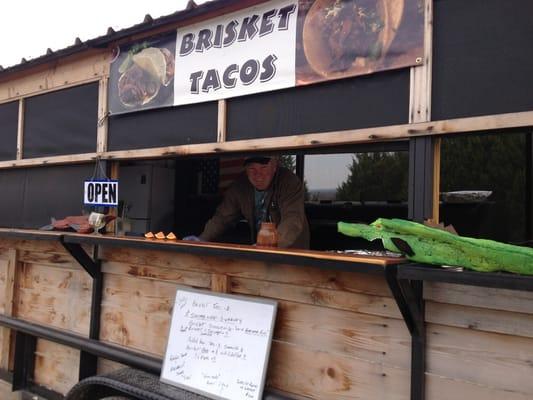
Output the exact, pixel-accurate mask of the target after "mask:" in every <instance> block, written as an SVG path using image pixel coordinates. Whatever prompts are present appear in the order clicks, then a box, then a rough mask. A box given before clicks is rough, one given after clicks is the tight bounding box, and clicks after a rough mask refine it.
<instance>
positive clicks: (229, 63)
mask: <svg viewBox="0 0 533 400" xmlns="http://www.w3.org/2000/svg"><path fill="white" fill-rule="evenodd" d="M297 18H298V1H297V0H280V1H270V2H268V3H266V4H261V5H257V6H254V7H250V8H246V9H244V10H240V11H238V12H235V13H232V14H227V15H224V16H221V17H218V18H214V19H212V20H210V21H203V22H201V23H198V24H195V25H189V26H186V27H183V28H180V29H178V32H177V40H176V62H175V71H176V72H175V77H174V104H175V105H180V104H189V103H198V102H202V101H210V100H218V99H222V98H228V97H234V96H242V95H245V94H251V93H257V92H264V91H268V90H275V89H282V88H287V87H292V86H294V85H295V43H296V22H297Z"/></svg>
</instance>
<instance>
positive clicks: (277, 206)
mask: <svg viewBox="0 0 533 400" xmlns="http://www.w3.org/2000/svg"><path fill="white" fill-rule="evenodd" d="M254 199H255V196H254V187H253V186H252V184H251V183H250V181H249V180H248V177H247V176H246V174H243V175H242V176H240V177H239V178H237V179H236V180H235V182H233V184H232V185H231V186H230V187H229V188H228V190H227V192H226V194H225V196H224V200H223V201H222V203H221V204H220V205H219V206H218V208H217V210H216V212H215V215H213V217H212V218H211V219H210V220H209V221H207V223H206V225H205V228H204V231H203V232H202V233H201V234H200V238H201V239H202V240H207V241H213V240H216V239H217V238H218V237H219V236H220V235H222V233H224V231H226V230H227V229H228V228H230V227H232V226H234V225H235V224H236V223H237V222H238V221H239V220H240V219H241V218H242V217H244V218H245V219H246V221H247V222H248V225H249V226H250V232H251V238H252V243H255V238H256V236H257V232H256V228H255V224H254ZM265 204H267V205H268V211H267V216H268V217H267V219H271V220H272V222H274V223H275V224H276V226H277V229H278V236H279V240H278V246H279V247H292V248H300V249H307V248H309V225H308V223H307V218H306V217H305V210H304V186H303V184H302V182H301V181H300V179H298V177H297V176H296V175H294V174H293V173H292V172H290V171H289V170H288V169H286V168H283V167H278V170H277V172H276V174H275V176H274V178H273V179H272V184H271V185H270V188H269V189H268V193H267V197H266V203H265Z"/></svg>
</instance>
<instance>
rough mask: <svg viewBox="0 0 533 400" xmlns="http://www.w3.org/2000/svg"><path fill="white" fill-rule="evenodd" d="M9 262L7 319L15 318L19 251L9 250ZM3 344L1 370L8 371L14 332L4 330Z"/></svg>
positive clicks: (5, 309) (5, 313) (7, 274)
mask: <svg viewBox="0 0 533 400" xmlns="http://www.w3.org/2000/svg"><path fill="white" fill-rule="evenodd" d="M7 255H8V262H7V271H6V284H5V291H4V315H5V316H7V317H11V316H13V311H14V310H13V307H14V304H15V301H14V295H15V274H16V273H17V262H18V258H17V250H15V249H9V250H8V251H7ZM3 331H4V332H3V335H2V342H1V344H0V345H1V351H2V358H1V360H0V368H1V369H4V370H8V369H9V367H10V363H11V362H12V360H11V357H10V354H12V353H13V352H11V351H10V350H11V344H12V343H13V338H12V336H13V335H12V331H11V329H8V328H3Z"/></svg>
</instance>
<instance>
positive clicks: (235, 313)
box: [161, 288, 277, 400]
mask: <svg viewBox="0 0 533 400" xmlns="http://www.w3.org/2000/svg"><path fill="white" fill-rule="evenodd" d="M276 311H277V303H276V302H275V301H273V300H267V299H257V298H248V297H244V296H236V295H228V294H220V293H211V292H207V291H200V290H195V289H190V288H178V290H177V292H176V299H175V302H174V308H173V311H172V321H171V324H170V331H169V336H168V342H167V350H166V353H165V358H164V361H163V369H162V371H161V381H162V382H165V383H168V384H171V385H175V386H178V387H181V388H183V389H186V390H189V391H191V392H195V393H199V394H201V395H204V396H206V397H210V398H213V399H222V400H226V399H228V400H230V399H231V400H260V399H261V398H262V395H263V387H264V384H265V375H266V368H267V365H268V357H269V354H270V345H271V342H272V334H273V328H274V321H275V318H276Z"/></svg>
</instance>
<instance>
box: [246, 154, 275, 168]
mask: <svg viewBox="0 0 533 400" xmlns="http://www.w3.org/2000/svg"><path fill="white" fill-rule="evenodd" d="M271 159H272V157H260V156H254V157H246V158H245V159H244V165H245V166H246V165H248V164H252V163H258V164H263V165H264V164H268V163H269V162H270V160H271Z"/></svg>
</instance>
